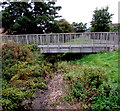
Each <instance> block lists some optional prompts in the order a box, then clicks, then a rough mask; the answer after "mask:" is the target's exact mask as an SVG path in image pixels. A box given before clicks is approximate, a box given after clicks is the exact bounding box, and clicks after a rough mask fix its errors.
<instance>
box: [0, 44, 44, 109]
mask: <svg viewBox="0 0 120 111" xmlns="http://www.w3.org/2000/svg"><path fill="white" fill-rule="evenodd" d="M29 47H30V46H29ZM31 47H33V46H31ZM2 49H3V50H2V54H3V58H2V63H3V65H2V75H3V81H2V84H3V87H2V90H3V92H2V100H1V101H0V102H2V107H3V110H14V109H16V108H18V107H19V106H20V103H21V102H22V101H23V99H26V98H31V97H32V96H33V93H34V92H35V91H36V90H39V89H44V88H46V84H45V79H44V77H45V75H44V68H43V67H42V64H44V63H45V61H44V59H43V55H42V54H40V52H39V51H33V52H31V51H30V49H29V48H28V47H27V46H22V45H20V44H18V43H15V42H8V43H6V44H4V45H3V48H2ZM33 55H34V56H33Z"/></svg>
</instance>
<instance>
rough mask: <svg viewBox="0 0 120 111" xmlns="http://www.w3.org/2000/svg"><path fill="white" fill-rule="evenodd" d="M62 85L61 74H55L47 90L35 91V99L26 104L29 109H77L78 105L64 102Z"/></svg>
mask: <svg viewBox="0 0 120 111" xmlns="http://www.w3.org/2000/svg"><path fill="white" fill-rule="evenodd" d="M64 85H65V84H64V81H63V75H62V73H56V74H55V76H54V78H53V79H52V80H50V82H49V83H48V89H47V90H40V91H37V92H36V93H35V99H34V100H33V101H31V102H28V103H29V104H30V107H31V108H30V109H79V107H80V104H77V105H72V106H71V105H69V104H68V103H67V102H65V101H64V99H63V97H62V96H63V95H64V94H65V91H64V89H63V86H64Z"/></svg>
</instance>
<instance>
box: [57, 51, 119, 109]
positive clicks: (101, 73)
mask: <svg viewBox="0 0 120 111" xmlns="http://www.w3.org/2000/svg"><path fill="white" fill-rule="evenodd" d="M58 66H59V70H60V71H63V73H64V80H65V81H66V82H67V83H68V86H69V94H67V95H66V97H65V99H66V98H67V99H66V100H67V101H68V102H71V101H72V100H73V99H77V101H78V102H80V103H81V106H82V109H93V110H111V111H113V110H119V108H120V104H119V96H120V95H119V94H120V92H119V89H118V81H119V79H120V78H118V51H113V52H104V53H99V54H91V55H87V56H84V57H83V58H82V59H81V60H74V61H70V62H60V63H59V64H58ZM73 104H74V103H73Z"/></svg>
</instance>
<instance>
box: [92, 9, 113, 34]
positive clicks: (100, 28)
mask: <svg viewBox="0 0 120 111" xmlns="http://www.w3.org/2000/svg"><path fill="white" fill-rule="evenodd" d="M108 9H109V7H106V8H101V9H96V10H94V14H93V18H92V21H91V26H92V29H93V30H92V31H93V32H108V31H110V26H109V24H110V23H111V22H112V21H111V18H112V16H113V14H110V13H109V12H108Z"/></svg>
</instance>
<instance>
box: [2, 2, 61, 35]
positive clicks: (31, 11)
mask: <svg viewBox="0 0 120 111" xmlns="http://www.w3.org/2000/svg"><path fill="white" fill-rule="evenodd" d="M5 4H7V5H8V6H7V7H5V9H4V10H3V11H2V27H3V28H4V32H6V31H7V33H8V34H12V33H13V34H28V33H29V34H36V33H39V34H41V33H51V32H53V33H55V32H61V30H60V27H59V22H58V21H57V20H55V19H56V18H58V17H60V16H59V15H58V13H57V11H59V10H60V9H61V6H55V2H30V3H29V2H10V3H7V2H6V3H4V5H5Z"/></svg>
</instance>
